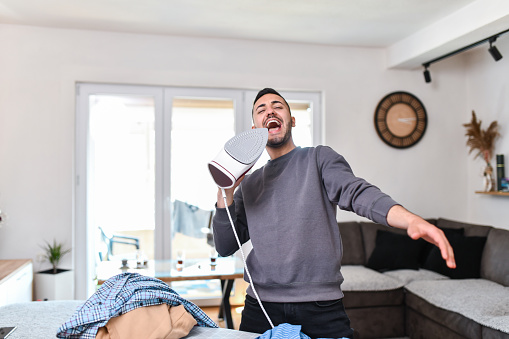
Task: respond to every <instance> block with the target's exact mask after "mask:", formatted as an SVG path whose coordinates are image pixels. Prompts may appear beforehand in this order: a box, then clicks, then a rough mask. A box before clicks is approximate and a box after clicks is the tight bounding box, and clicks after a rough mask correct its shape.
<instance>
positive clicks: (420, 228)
mask: <svg viewBox="0 0 509 339" xmlns="http://www.w3.org/2000/svg"><path fill="white" fill-rule="evenodd" d="M387 223H388V224H389V225H390V226H392V227H396V228H401V229H405V230H406V231H407V234H408V236H409V237H410V238H412V239H414V240H417V239H419V238H422V239H424V240H426V241H428V242H430V243H432V244H433V245H436V246H437V247H438V248H440V252H441V254H442V258H443V259H444V260H445V261H446V262H447V266H448V267H449V268H456V262H455V260H454V252H453V250H452V247H451V245H450V244H449V241H448V240H447V238H446V237H445V235H444V232H443V231H442V230H441V229H440V228H438V227H436V226H434V225H432V224H430V223H429V222H427V221H426V220H424V219H422V218H421V217H419V216H418V215H415V214H413V213H411V212H409V211H408V210H406V209H405V208H404V207H403V206H400V205H394V206H392V207H391V209H390V210H389V213H388V214H387Z"/></svg>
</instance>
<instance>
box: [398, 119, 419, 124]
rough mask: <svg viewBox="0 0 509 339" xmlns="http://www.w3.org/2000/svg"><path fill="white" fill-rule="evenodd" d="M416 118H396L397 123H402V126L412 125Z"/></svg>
mask: <svg viewBox="0 0 509 339" xmlns="http://www.w3.org/2000/svg"><path fill="white" fill-rule="evenodd" d="M415 120H416V118H398V121H400V122H402V123H404V124H409V125H411V124H412V121H415Z"/></svg>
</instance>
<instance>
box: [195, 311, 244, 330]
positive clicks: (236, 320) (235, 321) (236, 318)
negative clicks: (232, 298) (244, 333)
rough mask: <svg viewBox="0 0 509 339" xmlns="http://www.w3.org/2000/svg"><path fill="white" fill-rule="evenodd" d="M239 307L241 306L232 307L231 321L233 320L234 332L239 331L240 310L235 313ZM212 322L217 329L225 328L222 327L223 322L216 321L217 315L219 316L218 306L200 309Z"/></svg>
mask: <svg viewBox="0 0 509 339" xmlns="http://www.w3.org/2000/svg"><path fill="white" fill-rule="evenodd" d="M239 307H241V306H234V307H232V319H233V326H234V328H235V329H236V330H238V329H239V324H240V310H239V311H237V309H238V308H239ZM200 308H201V309H202V310H203V311H204V312H205V313H206V314H207V315H208V316H209V317H210V318H211V319H212V320H214V321H215V322H216V324H218V325H219V327H223V328H224V327H226V326H225V325H224V321H223V320H220V319H218V315H219V307H218V306H214V307H200Z"/></svg>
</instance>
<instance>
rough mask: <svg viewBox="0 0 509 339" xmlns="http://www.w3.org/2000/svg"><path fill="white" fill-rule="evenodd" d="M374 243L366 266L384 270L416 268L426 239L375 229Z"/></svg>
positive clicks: (380, 270)
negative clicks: (414, 238) (416, 238)
mask: <svg viewBox="0 0 509 339" xmlns="http://www.w3.org/2000/svg"><path fill="white" fill-rule="evenodd" d="M375 244H376V245H375V249H374V250H373V252H372V253H371V256H370V257H369V259H368V263H367V264H366V266H367V267H368V268H371V269H374V270H376V271H379V272H385V271H391V270H398V269H413V270H417V269H418V268H419V266H420V261H421V253H422V251H423V250H424V248H425V246H426V241H424V240H422V239H418V240H413V239H412V238H410V237H409V236H408V235H406V234H405V235H403V234H397V233H394V232H389V231H383V230H377V234H376V243H375Z"/></svg>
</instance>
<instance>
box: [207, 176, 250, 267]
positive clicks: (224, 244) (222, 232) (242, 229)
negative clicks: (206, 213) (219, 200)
mask: <svg viewBox="0 0 509 339" xmlns="http://www.w3.org/2000/svg"><path fill="white" fill-rule="evenodd" d="M241 186H242V185H241ZM228 210H229V211H230V214H231V217H232V220H233V223H234V224H235V230H236V231H237V235H238V236H239V240H240V243H241V244H244V243H245V242H247V241H248V240H249V230H248V228H247V220H246V213H245V211H244V203H243V200H242V189H241V187H240V186H239V188H237V191H236V192H235V194H234V200H233V203H232V204H231V205H230V206H228ZM212 231H213V233H214V244H215V246H216V251H217V253H219V255H220V256H222V257H227V256H229V255H232V254H234V253H235V252H237V250H238V249H239V245H238V244H237V240H236V239H235V234H234V233H233V230H232V226H231V223H230V219H229V218H228V213H227V212H226V208H218V207H217V206H216V213H215V215H214V218H213V219H212Z"/></svg>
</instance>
